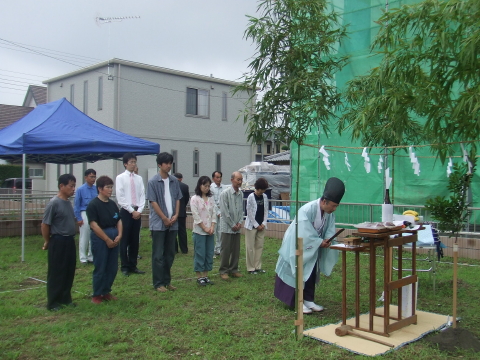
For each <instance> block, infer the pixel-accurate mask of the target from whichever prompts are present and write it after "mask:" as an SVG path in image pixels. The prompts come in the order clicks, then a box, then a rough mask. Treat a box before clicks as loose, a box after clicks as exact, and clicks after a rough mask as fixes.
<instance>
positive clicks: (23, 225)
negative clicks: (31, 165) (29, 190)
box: [22, 153, 27, 262]
mask: <svg viewBox="0 0 480 360" xmlns="http://www.w3.org/2000/svg"><path fill="white" fill-rule="evenodd" d="M26 159H27V155H26V154H25V153H24V154H22V262H24V261H25V169H26V165H27V160H26Z"/></svg>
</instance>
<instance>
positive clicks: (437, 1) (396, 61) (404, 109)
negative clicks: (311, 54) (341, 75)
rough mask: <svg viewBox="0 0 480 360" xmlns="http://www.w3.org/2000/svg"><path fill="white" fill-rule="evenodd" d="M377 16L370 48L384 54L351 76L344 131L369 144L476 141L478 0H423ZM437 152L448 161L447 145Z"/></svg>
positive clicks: (479, 93)
mask: <svg viewBox="0 0 480 360" xmlns="http://www.w3.org/2000/svg"><path fill="white" fill-rule="evenodd" d="M378 23H379V24H380V25H381V27H380V30H379V32H378V35H377V37H376V39H375V40H374V42H373V44H372V50H376V51H377V53H378V54H379V55H382V56H383V57H382V60H381V62H380V65H379V66H378V67H377V68H375V69H372V70H371V71H370V72H369V73H368V74H367V75H365V76H363V77H359V78H355V79H353V80H352V81H350V82H349V83H348V88H347V90H346V92H345V100H346V102H347V106H346V109H345V112H344V115H343V117H342V120H341V122H340V123H339V127H338V130H339V132H340V133H341V132H342V131H344V130H346V129H352V138H354V139H362V141H363V142H364V143H365V145H369V146H385V145H387V146H388V145H390V146H393V145H404V144H408V143H410V144H412V143H414V144H420V143H425V142H436V143H440V144H443V143H446V142H452V141H458V140H459V139H460V140H463V141H469V140H477V139H478V138H479V137H480V122H479V118H480V105H479V104H480V102H479V100H480V2H479V1H478V0H449V1H441V0H425V1H422V2H420V3H418V4H415V5H411V6H406V5H405V6H402V7H401V8H400V9H395V10H391V11H389V12H386V13H384V15H383V16H382V17H381V18H380V19H379V21H378ZM387 129H388V130H387ZM472 146H474V147H475V144H473V145H472ZM435 151H437V153H438V155H439V156H440V158H441V159H442V161H443V160H444V159H445V157H446V156H447V152H448V148H447V147H446V146H437V147H436V148H435Z"/></svg>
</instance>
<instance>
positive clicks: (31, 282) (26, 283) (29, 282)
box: [18, 278, 44, 286]
mask: <svg viewBox="0 0 480 360" xmlns="http://www.w3.org/2000/svg"><path fill="white" fill-rule="evenodd" d="M43 284H44V283H43V282H41V281H38V280H34V279H31V278H28V279H25V280H23V281H22V282H20V283H19V284H18V285H20V286H32V285H43Z"/></svg>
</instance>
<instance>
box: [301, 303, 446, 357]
mask: <svg viewBox="0 0 480 360" xmlns="http://www.w3.org/2000/svg"><path fill="white" fill-rule="evenodd" d="M397 309H398V308H397V306H395V305H390V314H395V315H396V314H397V311H398V310H397ZM377 313H378V314H383V307H380V308H378V309H377ZM415 313H416V314H417V325H409V326H406V327H404V328H402V329H400V330H397V331H394V332H392V333H391V334H390V336H389V337H386V336H381V335H376V334H372V333H369V332H366V331H360V330H355V329H354V330H353V332H357V333H360V334H363V335H367V336H369V337H372V338H375V339H379V340H382V341H384V342H387V343H390V344H392V345H395V347H394V348H391V347H389V346H385V345H382V344H379V343H376V342H373V341H369V340H365V339H360V338H358V337H356V336H351V335H345V336H337V335H335V329H336V328H337V327H339V326H341V325H342V323H341V322H339V323H337V324H329V325H325V326H321V327H316V328H313V329H308V330H305V331H304V332H303V333H304V335H305V336H308V337H311V338H313V339H317V340H319V341H322V342H325V343H328V344H332V345H336V346H338V347H341V348H344V349H346V350H349V351H351V352H354V353H356V354H361V355H367V356H377V355H382V354H384V353H386V352H388V351H391V350H395V349H398V348H400V347H402V346H404V345H406V344H408V343H410V342H413V341H416V340H418V339H420V338H422V337H423V336H425V335H427V334H428V333H431V332H433V331H435V330H438V329H440V328H442V327H443V326H445V324H446V323H447V321H448V320H447V315H438V314H433V313H428V312H425V311H418V310H417V311H416V312H415ZM368 318H369V315H368V313H367V314H363V315H361V316H360V327H363V328H368ZM373 319H374V327H373V328H374V329H375V330H377V331H383V318H382V317H379V316H374V317H373ZM394 321H395V320H391V321H390V323H392V322H394ZM347 325H352V326H354V325H355V318H351V319H348V320H347Z"/></svg>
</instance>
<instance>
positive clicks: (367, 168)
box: [362, 148, 372, 174]
mask: <svg viewBox="0 0 480 360" xmlns="http://www.w3.org/2000/svg"><path fill="white" fill-rule="evenodd" d="M362 157H363V160H364V161H365V163H364V164H363V165H364V166H365V171H366V172H367V174H370V170H371V167H372V164H370V157H369V156H368V152H367V148H363V151H362Z"/></svg>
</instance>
